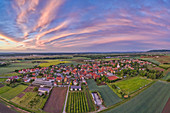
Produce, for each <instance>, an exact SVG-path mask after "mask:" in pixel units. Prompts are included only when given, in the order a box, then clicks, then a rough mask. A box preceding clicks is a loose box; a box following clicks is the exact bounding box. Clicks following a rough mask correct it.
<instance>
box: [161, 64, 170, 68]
mask: <svg viewBox="0 0 170 113" xmlns="http://www.w3.org/2000/svg"><path fill="white" fill-rule="evenodd" d="M159 66H161V67H164V68H170V64H160V65H159Z"/></svg>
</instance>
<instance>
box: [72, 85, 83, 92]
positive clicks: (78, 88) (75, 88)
mask: <svg viewBox="0 0 170 113" xmlns="http://www.w3.org/2000/svg"><path fill="white" fill-rule="evenodd" d="M70 90H71V91H73V90H74V91H77V90H79V91H81V86H71V87H70Z"/></svg>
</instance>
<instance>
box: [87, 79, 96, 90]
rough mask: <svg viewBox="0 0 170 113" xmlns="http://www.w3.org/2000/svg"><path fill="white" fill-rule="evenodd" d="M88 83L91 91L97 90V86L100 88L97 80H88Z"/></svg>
mask: <svg viewBox="0 0 170 113" xmlns="http://www.w3.org/2000/svg"><path fill="white" fill-rule="evenodd" d="M87 84H88V88H89V89H90V90H91V91H95V90H97V88H98V86H97V84H96V82H95V81H94V80H93V79H89V80H87Z"/></svg>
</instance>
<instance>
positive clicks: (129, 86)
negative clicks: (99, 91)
mask: <svg viewBox="0 0 170 113" xmlns="http://www.w3.org/2000/svg"><path fill="white" fill-rule="evenodd" d="M151 82H152V80H148V79H145V78H141V77H133V78H131V79H128V80H122V81H118V82H115V83H111V84H110V85H111V86H112V85H113V84H115V85H116V86H117V87H118V89H119V88H120V89H121V90H122V91H123V92H124V93H125V94H128V95H129V94H131V93H133V92H135V91H136V90H138V89H139V88H140V87H143V86H145V85H147V84H149V83H151Z"/></svg>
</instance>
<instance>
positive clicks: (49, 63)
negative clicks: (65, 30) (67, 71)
mask: <svg viewBox="0 0 170 113" xmlns="http://www.w3.org/2000/svg"><path fill="white" fill-rule="evenodd" d="M43 61H47V63H41V64H40V65H39V66H41V67H49V66H51V65H57V64H60V63H70V61H62V60H43Z"/></svg>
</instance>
